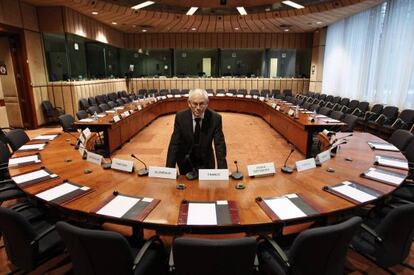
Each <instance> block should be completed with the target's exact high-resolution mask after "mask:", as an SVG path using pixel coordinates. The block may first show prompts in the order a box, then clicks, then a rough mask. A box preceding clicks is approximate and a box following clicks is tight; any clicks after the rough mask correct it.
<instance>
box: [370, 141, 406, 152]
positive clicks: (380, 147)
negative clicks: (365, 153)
mask: <svg viewBox="0 0 414 275" xmlns="http://www.w3.org/2000/svg"><path fill="white" fill-rule="evenodd" d="M368 145H369V147H371V149H375V150H384V151H393V152H399V151H400V150H399V149H398V148H397V147H395V146H394V145H392V144H391V143H380V142H372V141H368Z"/></svg>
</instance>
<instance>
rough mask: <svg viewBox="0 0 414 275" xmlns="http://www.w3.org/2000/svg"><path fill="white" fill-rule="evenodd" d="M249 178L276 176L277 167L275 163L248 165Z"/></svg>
mask: <svg viewBox="0 0 414 275" xmlns="http://www.w3.org/2000/svg"><path fill="white" fill-rule="evenodd" d="M247 172H248V174H249V177H257V176H273V175H274V174H275V165H274V163H273V162H267V163H260V164H252V165H247Z"/></svg>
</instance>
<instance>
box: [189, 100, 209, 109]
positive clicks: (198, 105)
mask: <svg viewBox="0 0 414 275" xmlns="http://www.w3.org/2000/svg"><path fill="white" fill-rule="evenodd" d="M190 105H191V107H192V108H197V107H200V108H204V107H206V106H207V103H205V102H200V103H196V102H191V101H190Z"/></svg>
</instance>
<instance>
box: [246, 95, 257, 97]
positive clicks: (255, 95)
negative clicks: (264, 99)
mask: <svg viewBox="0 0 414 275" xmlns="http://www.w3.org/2000/svg"><path fill="white" fill-rule="evenodd" d="M246 98H252V96H251V95H246ZM253 98H257V95H254V96H253Z"/></svg>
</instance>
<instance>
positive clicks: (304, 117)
mask: <svg viewBox="0 0 414 275" xmlns="http://www.w3.org/2000/svg"><path fill="white" fill-rule="evenodd" d="M278 104H281V106H282V107H281V108H279V107H277V106H278ZM138 106H141V107H138ZM185 106H186V99H185V98H184V99H183V98H167V99H164V100H158V101H157V102H152V103H151V104H149V103H148V102H145V103H142V102H136V103H132V104H130V105H129V107H126V108H128V109H136V110H135V112H133V113H132V114H130V115H128V116H127V117H125V118H123V119H121V120H120V121H118V122H116V123H115V122H111V121H112V117H113V116H114V115H115V114H112V113H109V114H108V115H107V116H105V117H102V118H99V120H97V121H94V122H93V123H83V122H79V123H77V124H78V126H79V127H85V126H88V125H89V126H90V127H91V128H94V127H95V126H99V127H96V129H97V130H103V131H105V138H106V139H109V140H106V142H108V141H109V142H110V145H109V146H108V148H107V149H108V150H109V151H110V152H113V151H114V150H115V149H116V148H115V147H114V148H113V146H116V144H118V146H119V145H120V144H122V142H124V141H126V140H128V139H129V138H130V137H131V136H133V135H135V134H136V133H137V132H138V131H139V130H140V129H142V128H143V127H145V126H146V125H147V124H149V123H150V122H151V121H153V120H154V119H156V118H157V117H158V116H161V115H164V114H168V113H173V112H175V111H177V110H179V109H182V108H184V107H185ZM209 107H211V108H212V109H216V110H218V111H237V112H243V113H248V114H253V115H257V116H259V117H261V118H263V119H264V120H265V121H267V122H268V123H269V124H270V125H271V126H273V128H275V129H276V130H277V131H278V132H279V133H280V134H282V135H283V136H284V137H285V138H287V139H288V140H290V141H291V142H292V143H294V144H296V145H297V147H298V148H299V150H300V151H301V152H302V153H303V159H305V156H306V154H307V151H308V148H307V147H306V146H308V145H309V144H308V142H309V141H308V135H312V134H313V133H314V132H315V131H318V130H320V129H321V128H322V129H323V128H325V127H327V126H329V123H326V122H324V121H318V120H319V119H317V120H316V121H313V122H312V121H311V120H310V119H309V117H308V116H309V115H310V114H308V113H306V112H303V113H301V114H300V116H299V118H298V119H294V118H292V117H290V116H288V115H286V114H285V113H284V112H282V111H286V109H285V108H286V105H285V104H284V103H283V102H265V101H263V100H262V101H261V100H259V99H253V98H251V99H250V98H230V97H213V98H211V99H210V104H209ZM125 110H126V109H124V110H119V111H117V112H118V113H124V112H125ZM122 123H123V124H122ZM338 125H341V123H339V124H338ZM100 127H102V128H100ZM312 127H314V128H312ZM309 129H310V130H309ZM270 131H272V130H271V129H270ZM345 135H346V134H345V133H338V134H337V138H340V137H341V136H345ZM295 139H296V140H295ZM303 139H306V140H305V141H304V140H303ZM368 141H375V142H384V141H383V140H381V139H379V138H378V137H375V136H373V135H371V134H368V133H354V135H353V136H352V137H348V138H347V143H346V144H344V145H341V146H340V148H338V150H337V153H336V156H335V157H334V158H331V159H329V160H327V161H326V162H324V163H323V164H322V166H321V167H316V168H313V169H310V170H306V171H302V172H297V171H295V172H293V174H284V173H281V172H280V169H278V168H280V167H277V169H276V173H275V174H274V175H272V176H267V177H255V178H250V177H248V176H247V175H245V177H244V179H242V180H239V181H236V180H233V179H229V180H228V181H198V180H195V181H188V180H187V179H186V178H185V177H184V176H178V177H177V179H176V180H171V179H160V178H152V177H151V178H150V177H138V176H137V174H136V173H124V172H120V171H116V170H112V169H108V170H105V169H103V168H102V167H101V166H99V165H96V164H93V163H90V162H87V161H86V160H84V159H82V157H81V155H80V154H79V152H78V151H77V150H74V148H73V146H71V145H70V144H71V143H74V142H75V138H74V136H73V135H69V134H68V133H60V134H59V135H58V136H57V137H56V138H55V139H54V140H52V141H50V142H48V143H47V144H46V146H45V148H44V149H43V150H41V151H39V152H38V153H39V156H40V160H41V163H33V164H30V165H24V166H17V167H11V168H10V174H11V176H13V177H16V176H18V175H21V174H24V173H27V172H29V171H35V170H38V169H41V168H42V167H45V168H46V169H47V171H49V173H50V174H55V175H57V177H53V178H52V177H49V178H46V180H43V181H40V182H38V183H35V184H28V185H24V187H22V186H21V188H22V189H23V190H24V191H25V192H26V193H27V194H28V195H29V196H30V197H32V198H33V199H35V200H38V201H41V202H42V203H45V204H47V205H49V206H50V207H51V208H53V209H54V210H56V211H57V212H59V213H61V214H62V215H64V216H65V217H70V218H72V219H77V220H81V221H85V222H91V223H104V222H113V223H117V224H123V225H129V226H132V227H133V228H139V229H153V230H156V231H157V232H158V233H159V234H166V235H169V234H171V235H176V234H182V233H203V234H204V233H207V234H208V233H212V234H213V233H236V232H239V233H240V232H245V233H248V234H256V233H264V232H272V231H274V230H277V229H279V228H280V227H281V226H282V225H291V224H297V223H303V222H308V221H313V220H317V219H318V218H321V219H325V218H329V217H333V216H336V215H338V214H344V213H348V214H349V213H352V211H354V210H355V209H358V208H359V207H361V206H363V205H365V204H367V203H371V202H373V201H376V200H380V199H382V198H384V197H386V196H387V195H389V194H390V193H391V192H392V191H393V190H394V189H395V188H396V185H392V184H384V183H382V182H379V181H376V180H371V179H368V178H364V177H361V173H364V172H366V171H367V170H368V169H369V168H371V167H377V166H376V165H374V160H375V156H376V155H382V156H389V157H394V158H399V159H403V160H405V157H404V156H403V154H401V153H400V152H390V151H379V150H373V149H371V147H370V146H369V145H368V143H367V142H368ZM31 143H35V142H34V141H31ZM34 153H36V152H20V151H17V152H16V153H15V154H14V155H13V158H15V157H21V156H27V155H31V154H34ZM273 160H274V159H273V158H272V156H269V162H272V161H273ZM328 167H329V168H333V169H334V170H335V172H333V173H332V172H328V171H327V168H328ZM384 169H387V171H390V172H397V173H398V174H400V175H402V176H403V177H405V176H407V171H406V170H401V169H395V168H389V167H388V168H384ZM86 170H90V171H92V172H91V173H86ZM63 181H70V182H71V183H75V184H77V185H80V186H86V187H87V188H85V190H86V189H88V188H89V190H88V192H84V194H83V195H80V196H77V197H75V198H73V199H71V200H67V201H64V202H63V203H62V202H59V201H44V200H43V199H41V198H39V197H37V196H36V194H38V193H39V192H42V191H45V190H48V189H50V188H51V187H54V186H57V185H59V184H62V182H63ZM344 181H352V182H356V183H358V184H360V185H361V186H365V187H369V188H372V189H374V190H376V191H378V192H379V194H380V196H377V198H376V199H374V200H369V201H364V202H363V203H360V202H357V201H355V200H354V201H353V200H349V199H345V198H344V197H341V196H337V195H335V194H332V193H331V192H327V191H326V188H324V187H325V186H333V185H336V184H340V183H341V182H344ZM239 182H243V183H244V185H245V187H246V188H245V189H241V190H240V189H236V188H235V185H236V184H237V183H239ZM178 183H182V184H185V186H186V188H185V189H184V190H179V189H177V188H176V186H177V184H178ZM324 189H325V190H324ZM114 191H116V192H115V194H114ZM116 194H120V195H127V196H133V197H134V196H136V197H140V198H152V199H155V200H153V202H154V201H157V203H156V204H154V205H153V207H152V209H150V210H151V211H150V210H148V211H146V212H145V211H144V212H145V213H142V212H141V213H140V214H139V215H136V216H133V215H132V216H129V217H128V218H125V217H120V218H117V217H110V216H107V215H101V214H97V213H96V212H97V210H98V209H100V208H101V207H103V206H104V205H105V204H106V203H108V202H109V201H110V200H111V199H113V198H114V197H115V195H116ZM286 194H299V195H300V197H301V198H303V201H305V202H307V203H308V205H310V206H312V207H313V209H314V210H317V213H316V214H315V213H314V214H312V215H308V216H304V217H301V218H293V219H280V218H278V216H277V215H276V216H275V215H272V214H271V213H269V212H268V211H266V210H264V209H265V208H263V207H261V206H260V205H259V204H260V203H258V202H260V201H261V199H260V198H263V199H266V198H273V197H278V196H283V195H286ZM226 200H227V201H229V202H230V201H231V202H232V207H235V208H236V209H237V215H236V217H237V219H235V222H231V223H229V224H225V225H188V224H186V223H182V222H180V221H179V218H180V215H181V214H180V213H181V212H180V208H181V207H182V203H183V202H192V201H196V202H203V201H206V202H208V201H226ZM149 201H150V200H149ZM233 210H234V209H233ZM232 221H233V220H232Z"/></svg>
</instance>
